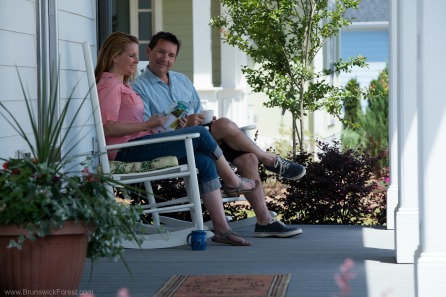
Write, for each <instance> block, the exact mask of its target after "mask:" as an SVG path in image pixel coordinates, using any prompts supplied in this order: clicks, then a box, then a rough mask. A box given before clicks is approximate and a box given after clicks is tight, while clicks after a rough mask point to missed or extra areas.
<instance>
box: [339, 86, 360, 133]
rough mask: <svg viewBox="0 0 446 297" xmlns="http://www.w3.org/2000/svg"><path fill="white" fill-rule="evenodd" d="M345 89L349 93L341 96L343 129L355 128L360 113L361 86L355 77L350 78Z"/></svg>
mask: <svg viewBox="0 0 446 297" xmlns="http://www.w3.org/2000/svg"><path fill="white" fill-rule="evenodd" d="M345 90H346V91H347V92H349V93H350V95H347V96H345V97H344V98H342V102H343V105H344V129H345V128H351V129H353V130H355V129H356V128H357V126H358V122H359V119H360V117H361V115H362V111H361V93H362V92H361V87H360V85H359V83H358V81H357V80H356V79H351V80H350V81H349V82H348V83H347V85H346V86H345Z"/></svg>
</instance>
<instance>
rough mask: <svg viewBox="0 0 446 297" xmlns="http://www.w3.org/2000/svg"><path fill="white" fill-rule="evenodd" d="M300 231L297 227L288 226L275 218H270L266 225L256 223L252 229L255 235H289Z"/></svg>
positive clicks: (297, 233)
mask: <svg viewBox="0 0 446 297" xmlns="http://www.w3.org/2000/svg"><path fill="white" fill-rule="evenodd" d="M301 233H302V229H300V228H298V227H288V226H287V225H285V224H284V223H282V222H281V221H279V220H277V219H272V220H271V221H270V222H269V224H268V225H259V224H257V223H256V228H255V231H254V236H255V237H282V238H284V237H291V236H296V235H299V234H301Z"/></svg>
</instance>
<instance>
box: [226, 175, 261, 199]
mask: <svg viewBox="0 0 446 297" xmlns="http://www.w3.org/2000/svg"><path fill="white" fill-rule="evenodd" d="M249 182H254V184H255V186H254V187H253V188H251V189H247V190H244V189H243V185H244V184H246V183H249ZM258 186H259V182H258V181H257V180H252V179H249V178H246V177H242V176H240V184H239V186H238V187H237V188H231V187H226V186H223V187H222V190H223V193H224V194H225V195H226V196H229V197H237V196H240V195H243V194H246V193H251V192H254V191H255V189H257V187H258Z"/></svg>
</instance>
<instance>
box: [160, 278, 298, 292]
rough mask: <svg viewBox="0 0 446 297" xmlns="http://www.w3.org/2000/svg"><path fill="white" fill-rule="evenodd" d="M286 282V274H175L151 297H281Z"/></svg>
mask: <svg viewBox="0 0 446 297" xmlns="http://www.w3.org/2000/svg"><path fill="white" fill-rule="evenodd" d="M290 279H291V275H290V274H276V275H274V274H269V275H176V274H175V275H173V276H172V277H171V278H170V279H169V281H168V282H167V283H166V284H165V285H164V286H163V287H162V288H161V289H160V290H159V291H158V293H156V295H155V296H154V297H216V296H218V297H284V296H285V293H286V290H287V288H288V283H289V282H290Z"/></svg>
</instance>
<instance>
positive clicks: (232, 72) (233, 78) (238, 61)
mask: <svg viewBox="0 0 446 297" xmlns="http://www.w3.org/2000/svg"><path fill="white" fill-rule="evenodd" d="M224 9H225V8H224V7H223V6H222V8H221V11H222V13H224ZM220 48H221V87H222V88H223V89H222V90H221V91H220V92H219V93H218V100H219V103H220V114H219V116H220V117H227V118H230V119H231V120H233V121H234V122H236V123H237V124H238V125H239V126H244V125H247V124H251V123H249V121H248V119H249V113H248V104H247V100H248V99H247V90H248V86H247V84H246V80H245V77H244V75H243V74H242V71H241V67H242V66H244V65H246V64H247V58H246V54H245V53H243V52H242V51H240V50H239V49H238V48H236V47H233V46H231V45H228V44H227V43H225V42H223V40H222V41H221V42H220Z"/></svg>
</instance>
